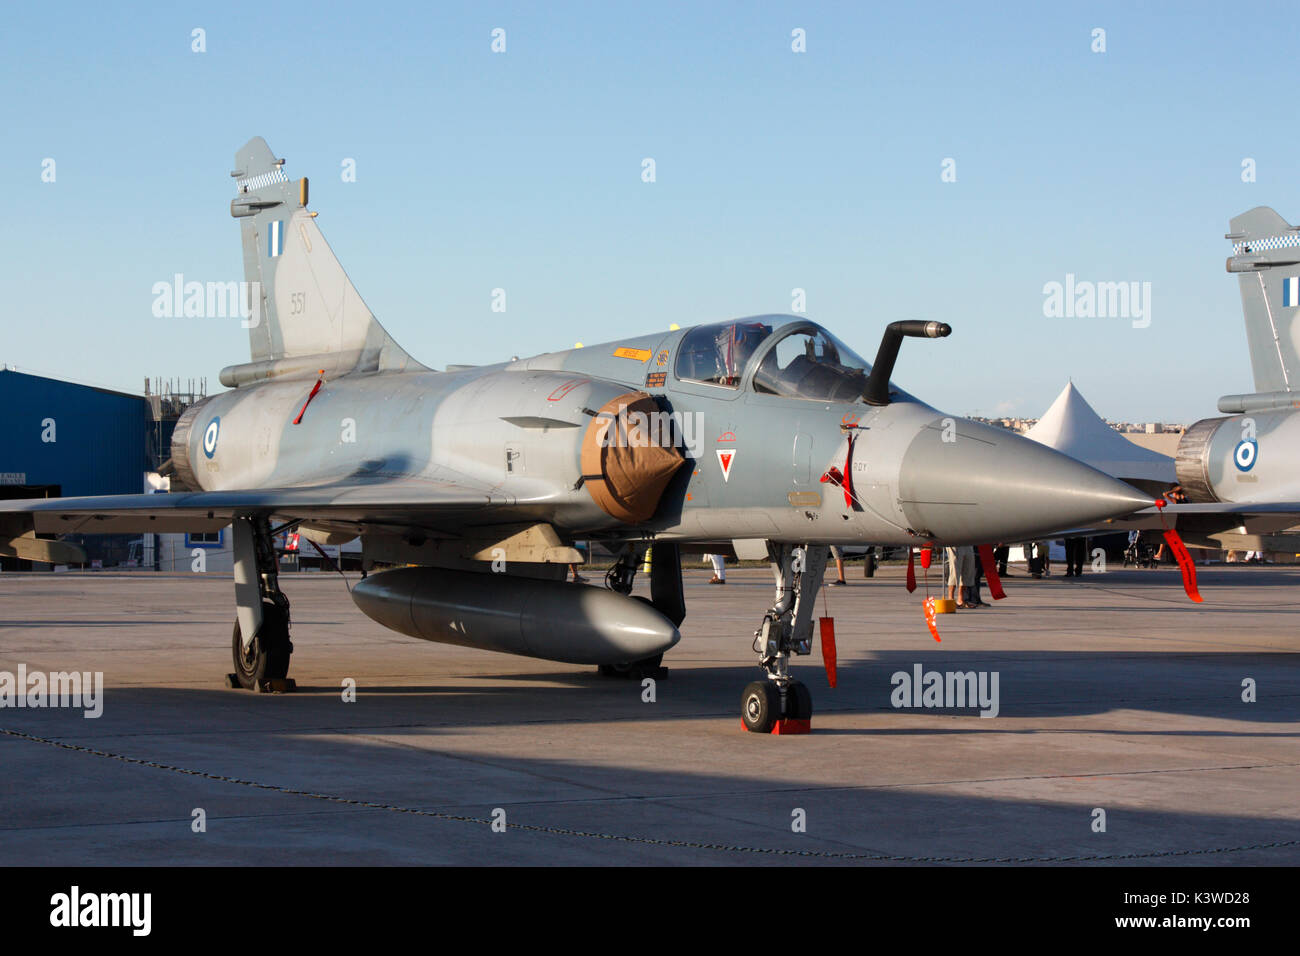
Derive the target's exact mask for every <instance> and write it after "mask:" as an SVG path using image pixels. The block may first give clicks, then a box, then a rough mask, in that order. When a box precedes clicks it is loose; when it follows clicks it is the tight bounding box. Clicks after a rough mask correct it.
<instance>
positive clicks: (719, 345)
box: [677, 322, 772, 388]
mask: <svg viewBox="0 0 1300 956" xmlns="http://www.w3.org/2000/svg"><path fill="white" fill-rule="evenodd" d="M771 334H772V326H770V325H764V324H763V323H762V322H719V323H717V324H716V325H701V326H699V327H698V328H694V329H691V330H690V331H689V332H687V333H686V335H685V336H684V337H683V338H682V344H681V346H680V348H679V349H678V351H677V377H678V378H680V379H684V380H686V381H688V382H704V383H706V384H709V385H722V386H725V387H727V388H735V387H737V386H738V385H739V384H740V375H741V373H742V372H743V371H744V370H745V363H746V362H748V361H749V357H750V356H751V355H753V354H754V350H755V349H757V348H758V346H759V344H760V343H761V342H763V341H764V340H765V339H766V338H767V337H768V336H769V335H771Z"/></svg>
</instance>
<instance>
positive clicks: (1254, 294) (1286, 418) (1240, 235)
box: [1126, 206, 1300, 551]
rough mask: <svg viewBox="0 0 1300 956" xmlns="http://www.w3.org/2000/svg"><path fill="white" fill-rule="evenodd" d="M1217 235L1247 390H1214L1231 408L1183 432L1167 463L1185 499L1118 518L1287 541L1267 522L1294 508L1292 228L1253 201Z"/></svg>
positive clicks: (1240, 540) (1267, 545)
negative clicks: (1241, 338) (1248, 449)
mask: <svg viewBox="0 0 1300 956" xmlns="http://www.w3.org/2000/svg"><path fill="white" fill-rule="evenodd" d="M1226 238H1227V239H1228V240H1229V241H1230V242H1231V243H1232V255H1231V256H1230V257H1229V258H1228V260H1227V271H1228V272H1229V273H1230V274H1235V275H1237V276H1238V284H1239V286H1240V290H1241V307H1242V317H1243V319H1244V322H1245V328H1246V343H1247V347H1248V348H1249V351H1250V364H1251V369H1252V372H1253V375H1254V385H1255V392H1253V393H1245V394H1236V395H1225V396H1223V397H1221V398H1220V399H1219V410H1220V411H1222V412H1236V413H1238V414H1232V415H1229V416H1227V417H1222V418H1207V419H1203V420H1201V421H1199V422H1196V423H1195V424H1194V425H1192V426H1191V427H1190V428H1189V429H1188V430H1187V431H1186V432H1185V433H1184V434H1183V437H1182V439H1181V440H1180V441H1179V443H1178V453H1177V460H1176V468H1177V472H1178V481H1179V483H1180V484H1181V485H1182V486H1183V488H1184V490H1185V491H1186V492H1187V494H1188V497H1189V501H1190V502H1191V503H1190V504H1185V505H1172V506H1170V507H1169V508H1168V509H1167V510H1166V511H1165V514H1164V516H1163V518H1161V517H1160V516H1157V515H1155V514H1153V513H1152V512H1146V513H1144V514H1143V515H1140V516H1137V517H1135V518H1133V519H1127V521H1126V523H1127V524H1139V523H1144V525H1145V526H1146V527H1160V526H1161V525H1160V522H1164V523H1168V522H1169V521H1170V520H1172V521H1173V522H1175V523H1176V526H1177V528H1178V530H1179V532H1180V533H1181V534H1182V536H1183V538H1184V540H1186V542H1187V543H1188V544H1189V545H1192V546H1201V547H1208V548H1220V547H1223V548H1244V549H1250V550H1280V551H1295V550H1297V547H1300V538H1297V537H1296V536H1295V535H1286V536H1278V535H1276V532H1279V531H1282V530H1285V529H1287V528H1291V527H1293V526H1294V525H1295V523H1296V519H1297V517H1300V412H1297V411H1296V410H1295V409H1296V408H1297V405H1298V404H1300V393H1297V386H1300V295H1294V296H1292V297H1287V296H1286V295H1285V294H1284V292H1283V284H1284V282H1286V281H1287V280H1297V279H1300V229H1298V228H1297V227H1295V226H1292V225H1291V224H1290V223H1288V222H1287V221H1286V220H1285V219H1283V218H1282V217H1281V216H1279V215H1278V214H1277V213H1276V212H1274V211H1273V210H1272V209H1270V208H1268V207H1267V206H1257V207H1255V208H1254V209H1251V210H1248V211H1247V212H1244V213H1242V214H1241V215H1239V216H1235V217H1233V219H1232V220H1231V221H1230V223H1229V232H1228V234H1227V236H1226ZM1295 285H1296V286H1300V282H1298V283H1295ZM1293 291H1294V292H1296V293H1300V288H1297V289H1294V290H1293ZM1252 437H1253V440H1254V442H1255V448H1254V456H1253V459H1251V461H1250V466H1249V467H1248V468H1242V467H1238V465H1237V463H1236V461H1235V455H1236V452H1237V450H1238V447H1239V446H1240V445H1241V444H1242V442H1243V441H1245V440H1247V439H1250V438H1252ZM1270 535H1272V536H1273V537H1269V536H1270Z"/></svg>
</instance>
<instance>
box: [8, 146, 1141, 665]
mask: <svg viewBox="0 0 1300 956" xmlns="http://www.w3.org/2000/svg"><path fill="white" fill-rule="evenodd" d="M233 175H235V177H236V179H237V189H238V195H237V197H236V199H235V200H234V201H233V202H232V208H231V211H232V215H234V216H235V217H236V218H237V219H239V220H240V229H241V235H242V239H243V247H244V259H245V269H246V277H247V279H248V280H249V282H250V283H252V282H256V283H259V284H260V293H261V295H260V299H259V301H260V302H261V312H260V314H259V315H257V316H256V318H257V324H256V325H255V327H254V328H252V329H250V359H251V361H250V362H248V363H246V364H243V365H239V366H232V367H229V368H227V369H225V370H224V371H223V373H222V380H223V381H226V382H229V383H232V384H236V385H237V386H238V387H236V388H234V389H233V390H231V391H228V392H225V393H222V394H219V395H215V396H212V397H210V398H208V399H206V400H205V401H203V402H201V403H199V404H197V405H195V406H192V407H191V408H190V409H189V410H187V411H186V413H185V415H184V416H183V418H182V420H181V422H180V423H178V427H177V430H176V438H175V441H174V445H173V460H174V462H175V463H176V466H177V468H178V474H179V475H180V476H181V477H182V478H183V479H184V480H185V481H186V482H188V483H189V484H190V485H191V487H193V488H194V489H196V490H194V491H193V492H182V493H173V494H168V495H152V496H120V497H112V498H99V499H80V500H79V499H62V500H51V501H36V502H32V501H17V502H0V519H5V520H8V521H9V522H10V523H11V524H14V523H17V525H19V526H20V527H21V529H22V530H30V529H31V528H32V527H34V528H35V530H37V531H51V530H81V531H85V530H89V529H90V528H96V529H99V530H104V531H109V530H112V531H122V530H127V529H131V530H140V531H149V530H163V529H164V526H165V527H166V529H168V530H172V529H175V528H178V527H182V526H184V527H189V528H192V529H194V530H201V529H206V528H212V527H219V526H221V525H223V524H225V523H226V522H228V521H229V520H231V519H232V518H236V519H243V518H252V517H257V516H261V517H267V516H276V517H278V518H283V519H285V520H293V521H299V522H302V523H303V525H304V527H307V528H316V529H318V530H322V531H325V532H328V533H343V534H346V533H349V532H357V533H360V534H361V535H362V536H363V540H365V541H369V542H371V543H372V544H376V545H377V547H376V551H380V552H384V553H387V554H389V555H391V556H394V557H395V559H397V560H402V561H407V562H411V563H417V564H430V565H434V564H436V565H443V566H447V565H450V566H453V567H464V566H465V562H464V560H463V556H461V557H459V558H457V559H456V560H446V561H444V555H445V549H444V548H443V547H442V542H445V541H447V540H453V541H454V540H456V539H461V538H466V539H473V540H478V541H481V540H485V539H490V537H491V534H492V531H491V529H492V528H494V527H502V526H507V525H519V524H521V523H523V524H527V523H530V522H537V523H544V524H546V525H550V526H552V527H553V528H554V529H555V531H556V532H558V534H559V535H560V537H561V538H562V539H563V540H564V541H565V542H570V541H573V540H574V539H587V538H600V537H604V538H607V539H609V540H611V541H615V542H617V541H638V540H641V541H644V540H649V539H653V538H659V539H664V540H676V541H691V542H702V543H718V542H730V541H732V540H735V539H764V540H768V541H773V542H786V543H798V544H802V543H813V544H848V543H876V544H910V543H914V542H922V541H933V542H936V543H939V544H975V543H987V542H991V541H998V540H1020V539H1025V538H1028V537H1033V536H1038V535H1041V534H1044V533H1048V532H1051V531H1054V530H1057V529H1061V528H1068V527H1075V526H1078V525H1081V524H1083V523H1086V522H1093V521H1099V520H1103V519H1105V518H1108V517H1110V516H1113V515H1118V514H1123V513H1127V512H1131V511H1133V510H1134V509H1135V508H1140V507H1142V506H1143V505H1146V504H1149V503H1150V498H1148V497H1147V496H1145V495H1142V494H1140V493H1138V492H1136V491H1134V490H1133V489H1132V488H1130V487H1129V486H1127V485H1125V484H1123V483H1121V482H1119V481H1116V480H1114V479H1112V478H1110V477H1109V476H1107V475H1104V474H1103V473H1101V472H1099V471H1096V470H1095V469H1092V468H1090V467H1088V466H1086V465H1084V464H1082V463H1080V462H1077V461H1075V460H1073V459H1071V458H1067V457H1066V456H1064V455H1061V454H1059V453H1057V452H1055V451H1052V450H1051V449H1048V448H1046V447H1044V446H1042V445H1039V444H1038V443H1036V442H1033V441H1029V440H1027V439H1024V438H1021V437H1020V436H1018V435H1015V434H1013V433H1011V432H1006V431H1001V430H997V429H991V428H988V427H986V426H982V425H979V424H977V423H974V422H970V421H966V420H964V419H961V418H957V417H955V416H944V415H943V414H942V413H940V412H939V411H937V410H935V409H934V408H932V407H930V406H928V405H926V404H924V403H923V402H920V401H918V400H917V399H915V398H913V397H912V396H910V395H908V394H907V393H906V392H902V391H901V390H897V389H895V390H894V400H893V402H892V403H891V404H889V405H886V406H880V407H873V406H868V405H866V404H865V403H863V402H861V401H854V402H839V403H837V402H822V401H807V400H802V399H796V398H784V397H777V396H774V395H769V394H759V393H758V392H756V391H755V390H754V389H753V388H752V387H751V384H750V380H751V378H752V376H753V373H754V370H755V369H756V368H757V366H758V364H759V362H760V361H761V360H762V357H763V355H764V352H765V350H766V349H768V348H772V347H775V344H776V343H777V342H778V341H779V340H780V339H781V338H782V337H783V336H784V335H786V334H787V333H790V332H792V331H794V330H797V329H816V328H818V327H817V326H815V325H814V324H813V323H811V322H809V321H808V320H806V319H804V318H802V317H798V316H761V317H758V318H760V319H761V320H762V321H764V322H765V323H767V324H770V325H772V326H773V327H774V328H775V332H774V333H773V335H772V336H771V337H770V338H769V339H768V340H767V341H766V342H765V343H764V344H763V345H762V346H760V348H759V349H758V351H756V352H755V353H754V354H753V356H752V357H751V358H750V360H749V362H748V365H747V368H746V370H745V372H744V374H743V376H742V378H741V382H740V385H739V387H737V388H725V387H720V386H711V385H706V384H701V383H697V382H685V381H680V380H678V379H677V377H676V373H675V368H674V362H673V358H675V356H676V353H677V347H678V344H679V343H680V341H681V339H682V337H683V335H685V334H686V332H687V331H689V330H679V331H671V332H661V333H654V334H650V335H644V336H639V337H629V338H623V339H619V340H617V341H614V342H609V343H604V344H601V345H593V346H590V347H587V348H580V349H570V350H566V351H560V352H551V353H546V354H543V355H538V356H533V357H531V358H527V359H522V360H517V361H511V362H507V363H501V364H497V365H490V366H483V367H477V368H461V369H458V370H456V371H446V372H437V371H431V370H429V369H428V368H426V367H425V366H423V365H420V364H419V363H417V362H415V361H414V360H413V359H411V357H410V356H409V355H407V354H406V352H404V351H403V350H402V349H401V348H400V347H399V346H397V344H396V343H395V342H394V341H393V340H392V338H391V337H390V336H389V335H388V333H387V332H386V331H385V330H384V329H383V328H382V327H381V326H380V325H379V323H378V322H377V321H376V320H375V318H374V316H373V315H372V314H371V313H370V311H369V310H368V309H367V308H366V307H365V305H364V303H363V302H362V300H361V297H360V296H359V295H358V294H357V292H356V290H355V289H354V288H353V287H352V284H351V283H350V281H348V279H347V277H346V275H345V274H344V273H343V270H342V268H341V267H340V266H339V264H338V262H337V260H336V259H335V258H334V256H333V253H332V252H331V251H330V250H329V247H328V245H327V244H326V243H325V241H324V238H323V237H322V236H321V234H320V231H319V229H318V228H317V227H316V224H315V219H314V217H313V214H312V213H309V212H308V211H307V210H306V208H305V206H303V205H301V204H300V199H301V198H302V196H301V193H300V190H299V186H298V184H297V183H294V182H290V181H288V180H287V179H285V178H284V177H283V173H282V169H281V166H280V164H279V162H278V161H276V160H275V159H274V155H273V154H272V153H271V152H270V150H269V148H267V146H266V144H265V142H264V141H262V140H261V139H254V140H252V141H250V143H248V144H247V145H246V146H245V147H243V148H242V149H241V150H240V151H239V153H238V154H237V158H236V170H235V173H234V174H233ZM276 223H280V224H281V225H276ZM272 253H278V254H277V255H272ZM926 347H931V346H926ZM616 350H634V351H633V352H631V353H629V352H623V353H621V354H624V355H626V354H633V355H636V356H637V357H636V358H625V357H620V354H616ZM664 352H666V353H667V360H666V361H663V363H662V364H660V363H661V355H662V354H663V353H664ZM322 368H323V369H324V370H325V371H324V376H323V378H324V381H323V384H322V385H321V387H320V390H319V392H318V394H316V395H315V396H314V397H313V398H311V400H310V403H309V404H306V408H305V412H304V414H303V416H302V422H301V424H298V425H294V424H292V422H293V420H294V418H295V416H297V415H298V413H299V411H300V409H302V408H303V407H304V403H307V402H308V398H309V395H310V393H311V391H312V387H313V385H314V384H315V381H316V376H317V374H318V370H320V369H322ZM652 372H664V373H666V375H665V379H664V381H663V384H661V385H656V386H647V385H646V382H647V376H648V374H650V373H652ZM636 390H645V391H648V392H650V393H651V394H653V395H655V396H657V397H658V399H659V401H660V403H661V406H662V407H663V408H665V410H672V411H674V412H679V413H684V414H688V415H691V416H697V418H695V419H694V421H695V422H698V428H699V432H698V434H699V437H700V441H701V445H702V450H701V453H700V454H699V455H698V457H696V458H693V459H691V460H689V461H688V462H687V465H686V466H685V467H683V468H682V469H681V470H680V471H679V472H678V474H677V475H676V476H675V478H674V479H673V481H672V483H671V484H670V485H669V487H668V490H667V492H666V493H665V495H664V498H663V500H662V502H661V504H660V507H659V509H658V511H657V513H656V514H655V515H654V517H653V518H652V519H651V520H649V521H647V522H645V523H644V524H641V525H636V526H631V525H625V524H622V523H620V522H619V521H617V520H616V519H614V518H612V517H611V516H609V515H608V514H606V513H605V512H604V511H602V510H601V509H600V508H599V507H597V505H596V504H595V502H594V501H593V499H592V497H591V495H590V494H589V492H588V491H587V489H586V488H584V487H582V485H581V480H580V479H581V477H582V475H581V467H580V448H581V442H582V439H583V435H584V433H585V432H586V430H587V426H588V424H589V422H590V420H591V410H593V409H598V408H599V407H600V406H601V405H602V404H604V403H605V402H607V401H609V400H610V399H612V398H614V397H616V396H618V395H619V394H622V393H625V392H628V391H636ZM846 423H849V424H851V425H852V424H856V430H855V431H854V433H855V434H856V435H858V436H859V437H858V439H857V445H856V449H855V453H854V458H853V471H852V477H853V485H854V488H855V490H856V492H857V495H858V498H859V500H860V502H861V504H860V506H858V507H850V506H849V505H847V504H846V503H845V496H844V493H843V492H842V491H841V489H840V488H838V487H834V486H833V485H830V484H826V483H823V482H821V480H820V479H821V477H822V475H823V473H825V472H826V470H827V469H828V468H829V467H831V466H837V467H841V468H842V467H844V464H845V461H846V457H847V451H848V434H849V431H846V429H845V427H844V426H845V424H846ZM353 435H354V436H355V440H349V438H350V437H352V436H353ZM949 439H951V440H949ZM205 445H206V447H205ZM722 447H726V448H728V449H733V450H734V458H733V459H732V464H731V467H730V472H729V474H727V475H724V474H723V470H722V468H721V466H720V464H719V461H718V458H717V455H716V451H717V450H718V449H719V448H722ZM508 461H509V462H510V463H511V464H510V465H509V466H508V465H507V462H508ZM503 533H504V532H503ZM379 545H382V547H379ZM250 555H251V550H250V547H249V546H246V547H245V553H244V555H243V557H242V558H240V560H244V561H245V562H248V561H250V560H251V557H250ZM479 567H484V566H483V565H479ZM513 573H515V572H514V570H513V569H512V571H511V572H510V574H513ZM524 573H525V574H531V575H533V576H536V572H531V571H525V572H524ZM241 606H242V603H241ZM250 613H252V614H254V615H258V614H260V606H255V607H254V608H253V609H252V611H251V612H250ZM250 620H251V619H250ZM254 630H255V628H254V627H253V626H251V625H246V626H245V634H246V635H248V634H251V633H253V631H254ZM248 639H249V638H248V637H247V636H246V637H245V642H246V643H247V641H248ZM675 639H676V637H675V631H674V632H673V636H672V640H675ZM669 643H671V641H669Z"/></svg>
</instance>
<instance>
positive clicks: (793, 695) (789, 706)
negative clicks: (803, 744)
mask: <svg viewBox="0 0 1300 956" xmlns="http://www.w3.org/2000/svg"><path fill="white" fill-rule="evenodd" d="M785 715H786V716H787V717H789V718H790V719H792V720H812V715H813V703H812V691H810V690H809V689H808V687H807V685H805V684H801V683H799V681H797V680H792V681H790V685H789V686H788V687H787V688H786V692H785Z"/></svg>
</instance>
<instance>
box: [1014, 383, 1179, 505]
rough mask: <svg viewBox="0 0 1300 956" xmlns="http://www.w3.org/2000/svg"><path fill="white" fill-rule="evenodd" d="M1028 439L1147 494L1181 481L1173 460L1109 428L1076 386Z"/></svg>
mask: <svg viewBox="0 0 1300 956" xmlns="http://www.w3.org/2000/svg"><path fill="white" fill-rule="evenodd" d="M1025 437H1026V438H1032V439H1033V440H1034V441H1036V442H1039V443H1041V444H1044V445H1047V446H1048V447H1049V448H1055V449H1056V450H1057V451H1059V452H1062V453H1064V454H1066V455H1069V456H1070V457H1071V458H1077V459H1078V460H1079V461H1082V462H1084V463H1086V464H1089V465H1092V467H1094V468H1096V469H1097V470H1098V471H1104V472H1105V473H1106V474H1108V475H1111V476H1112V477H1115V478H1118V479H1120V480H1121V481H1127V482H1128V483H1129V484H1132V485H1136V486H1137V487H1139V488H1142V490H1144V491H1147V492H1151V493H1159V492H1161V491H1164V490H1165V489H1167V488H1169V486H1171V485H1172V484H1174V483H1175V482H1176V481H1177V480H1178V479H1177V477H1176V476H1175V474H1174V460H1173V459H1172V458H1170V457H1169V456H1168V455H1162V454H1160V453H1159V452H1154V451H1151V450H1150V449H1149V448H1143V447H1142V446H1141V445H1138V444H1136V443H1134V442H1131V441H1129V440H1128V439H1127V438H1125V437H1124V436H1123V435H1121V434H1120V433H1119V432H1117V431H1115V429H1113V428H1111V427H1110V426H1109V425H1107V424H1106V422H1105V421H1103V420H1102V418H1101V416H1100V415H1098V414H1097V413H1096V412H1095V411H1093V408H1092V406H1091V405H1089V404H1088V403H1087V401H1086V400H1084V397H1083V396H1082V395H1080V394H1079V390H1078V389H1076V388H1075V387H1074V383H1073V382H1069V383H1067V384H1066V386H1065V388H1064V389H1063V390H1062V391H1061V394H1060V395H1058V396H1056V401H1054V402H1052V407H1051V408H1049V409H1048V410H1047V411H1046V412H1045V413H1044V414H1043V417H1042V418H1041V419H1039V420H1038V424H1036V425H1035V426H1034V427H1033V428H1031V429H1029V431H1027V432H1025Z"/></svg>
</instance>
